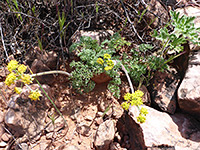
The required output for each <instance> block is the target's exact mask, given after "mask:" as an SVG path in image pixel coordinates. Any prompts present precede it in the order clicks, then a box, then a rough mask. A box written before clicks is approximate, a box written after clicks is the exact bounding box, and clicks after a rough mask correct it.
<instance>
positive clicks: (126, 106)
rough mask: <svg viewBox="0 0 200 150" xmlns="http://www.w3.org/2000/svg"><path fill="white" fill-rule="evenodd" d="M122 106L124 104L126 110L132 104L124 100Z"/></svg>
mask: <svg viewBox="0 0 200 150" xmlns="http://www.w3.org/2000/svg"><path fill="white" fill-rule="evenodd" d="M121 106H122V108H124V109H125V110H128V109H129V106H130V104H129V103H127V102H123V103H122V104H121Z"/></svg>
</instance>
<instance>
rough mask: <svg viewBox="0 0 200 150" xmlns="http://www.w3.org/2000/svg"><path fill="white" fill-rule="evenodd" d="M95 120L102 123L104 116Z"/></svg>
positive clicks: (98, 123)
mask: <svg viewBox="0 0 200 150" xmlns="http://www.w3.org/2000/svg"><path fill="white" fill-rule="evenodd" d="M95 121H96V123H97V125H100V124H102V123H103V118H102V117H99V118H96V120H95Z"/></svg>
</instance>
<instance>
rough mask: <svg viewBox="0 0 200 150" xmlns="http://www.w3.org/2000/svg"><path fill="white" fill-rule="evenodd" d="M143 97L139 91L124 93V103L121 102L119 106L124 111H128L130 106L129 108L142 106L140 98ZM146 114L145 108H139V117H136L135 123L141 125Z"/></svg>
mask: <svg viewBox="0 0 200 150" xmlns="http://www.w3.org/2000/svg"><path fill="white" fill-rule="evenodd" d="M143 95H144V93H143V92H142V91H140V90H137V91H135V92H134V93H126V94H125V95H124V100H125V101H126V102H123V103H122V104H121V106H122V108H124V109H125V110H128V109H129V107H130V105H131V106H133V105H135V106H138V107H139V106H140V105H142V104H143V102H142V96H143ZM147 114H148V111H147V109H146V108H143V107H142V108H141V109H140V114H139V116H138V117H137V121H138V122H140V123H143V122H145V120H146V117H145V116H146V115H147Z"/></svg>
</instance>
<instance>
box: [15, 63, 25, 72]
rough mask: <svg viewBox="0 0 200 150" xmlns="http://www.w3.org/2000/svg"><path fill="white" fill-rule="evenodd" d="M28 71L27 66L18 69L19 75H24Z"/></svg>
mask: <svg viewBox="0 0 200 150" xmlns="http://www.w3.org/2000/svg"><path fill="white" fill-rule="evenodd" d="M26 69H27V66H25V65H23V64H22V65H20V66H19V67H18V69H17V70H18V72H19V73H21V74H23V73H24V72H25V71H26Z"/></svg>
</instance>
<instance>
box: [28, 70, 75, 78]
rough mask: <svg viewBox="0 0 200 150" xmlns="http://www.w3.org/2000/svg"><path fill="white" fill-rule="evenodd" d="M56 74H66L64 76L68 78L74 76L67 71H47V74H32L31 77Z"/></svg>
mask: <svg viewBox="0 0 200 150" xmlns="http://www.w3.org/2000/svg"><path fill="white" fill-rule="evenodd" d="M55 73H59V74H64V75H67V76H72V75H71V74H70V73H68V72H65V71H61V70H53V71H45V72H39V73H35V74H32V75H31V77H37V76H42V75H48V74H55Z"/></svg>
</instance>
